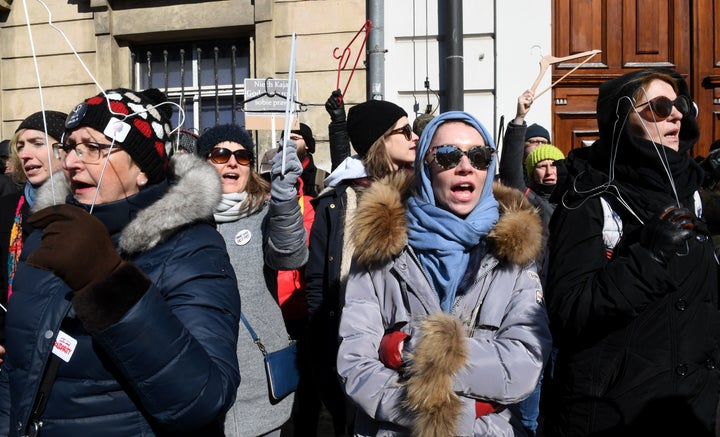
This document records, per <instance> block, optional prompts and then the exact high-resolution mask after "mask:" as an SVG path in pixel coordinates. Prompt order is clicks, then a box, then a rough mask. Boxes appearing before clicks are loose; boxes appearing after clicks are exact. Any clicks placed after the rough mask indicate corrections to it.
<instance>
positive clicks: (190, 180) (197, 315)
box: [0, 156, 240, 437]
mask: <svg viewBox="0 0 720 437" xmlns="http://www.w3.org/2000/svg"><path fill="white" fill-rule="evenodd" d="M182 160H184V161H183V162H181V163H179V162H175V173H176V174H177V175H178V177H179V182H178V183H177V184H176V185H173V186H172V188H169V187H168V184H167V183H163V184H159V185H156V186H152V187H148V188H146V189H144V190H142V191H141V192H140V193H138V194H136V195H135V196H132V197H130V198H129V199H127V200H122V201H118V202H113V203H109V204H104V205H98V206H96V207H95V209H94V211H93V215H95V216H96V217H97V218H99V219H100V220H101V221H102V222H103V223H105V224H106V226H107V228H108V231H109V232H110V234H111V236H112V239H113V241H114V242H116V246H117V247H118V248H119V249H120V250H121V252H123V253H125V254H128V253H129V254H131V255H125V256H124V258H125V259H126V260H128V261H132V262H133V263H134V264H135V265H136V266H137V267H139V269H140V270H141V271H142V272H143V273H145V275H146V276H148V277H149V278H150V280H151V281H152V285H151V286H150V288H149V289H148V290H147V291H146V292H145V294H144V295H142V297H141V298H140V300H139V301H137V302H136V303H135V304H134V305H133V306H132V307H131V308H130V309H129V310H128V311H127V312H126V313H125V315H124V316H123V317H122V318H121V319H120V320H119V321H118V322H117V323H114V324H112V325H111V326H109V327H107V328H105V329H102V330H100V331H97V332H93V333H92V334H90V333H88V332H87V331H86V330H85V329H84V328H83V325H82V323H81V322H80V320H79V319H78V318H76V317H75V313H74V310H73V308H72V306H71V304H70V299H71V297H72V290H70V288H69V287H68V286H67V285H66V284H65V283H64V282H63V281H62V280H61V279H59V278H58V277H56V276H54V274H53V273H52V272H49V271H44V270H39V269H36V268H33V267H31V266H28V265H27V264H25V263H24V260H25V259H26V258H27V256H28V254H29V253H31V252H32V251H33V250H34V249H35V248H37V246H38V245H39V243H40V237H41V234H40V232H35V233H33V234H31V235H30V237H29V238H28V240H27V242H26V244H25V246H24V248H23V255H22V257H21V264H20V265H19V267H18V271H17V274H16V277H15V287H14V292H13V295H12V297H11V299H10V304H9V309H8V317H7V333H8V343H7V355H6V361H5V363H4V367H3V368H2V371H1V372H0V433H2V435H11V436H15V435H23V433H24V432H25V429H26V426H27V424H28V420H29V417H30V410H31V408H32V405H33V401H34V398H35V394H36V393H37V391H38V387H39V384H40V381H41V379H42V374H43V368H44V367H45V365H46V363H47V362H48V359H49V357H50V354H51V351H52V347H53V344H54V341H55V339H56V337H57V334H58V331H60V330H62V331H63V332H64V333H66V334H68V335H70V336H71V337H73V338H74V339H76V340H77V341H78V344H77V347H76V349H75V352H74V354H73V355H72V357H71V359H70V361H69V362H61V364H60V367H59V370H58V374H57V378H56V380H55V382H54V384H53V386H52V392H51V394H50V398H49V401H48V404H47V408H46V409H45V412H44V414H43V415H42V422H43V427H42V432H41V435H42V436H43V437H52V436H69V435H75V436H80V435H82V436H93V435H98V436H99V435H102V436H155V435H173V436H177V435H222V421H223V419H224V414H225V412H226V411H227V410H228V409H229V408H230V406H231V405H232V404H233V402H234V400H235V393H236V389H237V386H238V384H239V381H240V376H239V372H238V366H237V359H236V354H235V344H236V342H237V334H238V323H239V312H240V300H239V294H238V292H237V281H236V278H235V274H234V272H233V268H232V266H231V265H230V263H229V259H228V257H227V252H226V250H225V244H224V241H223V239H222V238H221V237H220V235H219V234H218V233H217V232H216V231H215V229H214V226H213V225H212V224H210V223H207V221H205V220H204V219H206V218H208V217H209V216H210V214H211V213H212V208H213V207H214V206H215V205H216V204H217V203H218V200H219V199H218V196H219V193H220V192H221V190H220V188H219V185H217V184H219V181H216V179H217V177H216V176H217V175H216V174H215V171H214V169H212V168H211V167H209V166H207V167H206V164H204V163H202V162H201V161H199V160H197V159H196V158H193V157H190V156H188V157H182ZM55 184H56V185H58V182H57V180H56V182H55ZM215 193H217V194H215ZM56 198H61V199H62V198H64V197H57V195H56ZM128 200H129V201H128ZM38 203H41V200H40V199H38ZM68 244H72V242H70V241H69V242H68ZM87 268H89V269H91V268H93V266H92V265H88V266H87ZM8 414H9V417H8ZM8 425H9V430H8V429H7V428H8ZM3 431H5V432H4V433H3Z"/></svg>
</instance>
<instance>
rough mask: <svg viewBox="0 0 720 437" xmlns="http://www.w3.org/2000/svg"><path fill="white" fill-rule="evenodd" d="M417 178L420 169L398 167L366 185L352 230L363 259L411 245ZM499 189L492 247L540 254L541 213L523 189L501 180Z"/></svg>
mask: <svg viewBox="0 0 720 437" xmlns="http://www.w3.org/2000/svg"><path fill="white" fill-rule="evenodd" d="M414 184H415V183H414V175H412V174H408V173H397V174H393V175H390V176H387V177H385V178H383V179H381V180H379V181H377V182H374V183H373V184H372V185H371V186H370V187H368V188H367V189H366V190H365V192H364V193H363V195H362V197H361V198H360V201H359V202H358V208H357V212H356V214H355V216H354V217H353V220H352V223H351V229H352V232H351V233H350V235H351V239H352V242H353V244H354V245H355V257H356V258H357V261H358V263H360V264H362V265H365V266H367V267H371V268H372V267H378V266H381V265H383V264H386V263H387V262H389V261H390V260H392V259H393V258H394V257H395V256H397V255H398V254H399V253H400V252H401V251H402V250H403V248H404V247H405V246H406V245H407V221H406V220H407V219H406V217H405V201H406V200H407V199H408V197H409V196H410V195H411V194H412V187H413V186H414ZM493 194H494V196H495V198H496V199H497V201H498V203H499V206H500V219H499V220H498V222H497V224H496V225H495V226H494V228H493V229H492V231H490V233H489V234H488V237H487V239H488V240H487V241H488V249H489V252H490V253H491V254H492V255H494V256H495V257H497V258H498V259H499V260H501V261H502V262H509V263H512V264H518V265H525V264H527V263H528V262H530V261H532V260H534V259H535V258H537V257H538V255H539V254H540V252H541V250H542V247H543V240H542V238H543V237H542V224H541V220H540V216H539V214H538V213H537V210H536V209H535V208H533V206H532V205H531V204H530V203H529V202H528V201H527V199H526V198H525V196H524V195H523V194H522V192H520V191H519V190H516V189H514V188H509V187H505V186H503V185H501V184H499V183H495V184H494V185H493Z"/></svg>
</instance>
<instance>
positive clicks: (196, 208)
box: [32, 153, 222, 253]
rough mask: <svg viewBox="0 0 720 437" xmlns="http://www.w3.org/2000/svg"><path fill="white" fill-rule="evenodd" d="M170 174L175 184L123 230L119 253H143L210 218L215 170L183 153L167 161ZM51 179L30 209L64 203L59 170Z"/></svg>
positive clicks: (66, 190)
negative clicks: (186, 227) (181, 230)
mask: <svg viewBox="0 0 720 437" xmlns="http://www.w3.org/2000/svg"><path fill="white" fill-rule="evenodd" d="M170 174H171V178H172V179H173V180H174V182H175V184H173V185H172V186H171V187H170V189H169V190H168V192H167V193H166V194H165V195H164V196H163V197H162V198H161V199H160V200H158V201H157V202H155V203H153V204H152V205H150V206H149V207H147V208H145V209H143V210H142V211H140V213H138V215H137V217H135V219H133V221H131V222H130V223H129V224H128V225H127V226H126V227H125V229H123V231H122V234H121V236H120V249H122V251H123V252H126V253H141V252H146V251H148V250H150V249H152V248H154V247H155V246H157V245H158V244H160V243H161V242H163V241H165V240H166V239H167V238H168V237H170V236H172V235H173V234H174V233H175V232H176V231H177V230H178V229H179V228H181V227H183V226H185V225H188V224H190V223H194V222H197V221H200V220H205V219H208V218H210V217H212V214H213V211H214V209H215V207H216V206H217V205H218V203H220V199H221V196H222V183H221V181H220V177H219V176H218V174H217V172H216V171H215V169H214V168H213V167H212V166H211V165H210V164H208V163H206V162H205V161H203V160H201V159H200V158H198V157H196V156H194V155H191V154H185V153H183V154H178V155H175V156H173V158H172V159H171V160H170ZM53 182H54V183H50V181H47V182H46V183H44V184H43V185H42V186H41V187H40V188H39V189H38V194H37V199H36V201H35V205H34V206H33V209H32V210H33V212H35V211H38V210H40V209H43V208H46V207H48V206H52V205H53V204H54V201H57V203H64V202H65V199H66V198H67V196H68V195H69V194H70V187H69V185H68V183H67V181H66V180H65V177H64V175H63V173H62V172H61V171H60V172H56V173H55V174H54V176H53ZM53 188H54V192H55V193H54V194H55V196H54V199H53Z"/></svg>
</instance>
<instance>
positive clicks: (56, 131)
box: [15, 111, 67, 141]
mask: <svg viewBox="0 0 720 437" xmlns="http://www.w3.org/2000/svg"><path fill="white" fill-rule="evenodd" d="M66 118H67V114H66V113H64V112H60V111H45V122H43V113H42V111H38V112H36V113H34V114H32V115H30V116H28V117H27V118H26V119H25V120H23V121H22V123H20V126H18V128H17V129H15V132H19V131H20V130H22V129H32V130H36V131H40V132H45V123H47V134H48V136H50V137H53V138H54V139H55V141H62V137H63V133H65V119H66Z"/></svg>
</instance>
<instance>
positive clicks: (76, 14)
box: [0, 0, 365, 162]
mask: <svg viewBox="0 0 720 437" xmlns="http://www.w3.org/2000/svg"><path fill="white" fill-rule="evenodd" d="M45 1H46V2H47V4H48V6H49V7H50V12H51V14H52V23H53V24H54V25H55V26H56V27H57V28H58V29H61V30H62V31H63V32H64V33H65V34H66V35H67V39H68V40H69V41H70V44H68V43H67V42H66V41H65V39H64V37H63V36H62V35H61V34H60V33H59V32H57V31H56V30H54V29H53V28H52V27H51V26H50V25H49V21H50V17H49V16H48V13H47V11H46V10H45V8H44V7H43V6H42V5H41V4H40V3H39V2H37V1H32V0H30V1H26V2H25V3H27V7H28V16H29V17H30V24H31V27H30V29H31V30H30V31H31V32H32V40H33V42H34V46H35V54H36V56H37V65H38V70H39V72H40V73H39V75H40V86H41V88H42V99H43V100H44V106H45V108H47V109H57V110H61V111H69V110H70V109H72V107H73V106H74V105H75V104H76V103H78V102H79V101H81V100H82V99H84V98H86V97H88V96H90V95H93V94H95V93H97V92H99V88H98V85H99V86H100V87H102V88H105V89H107V88H114V87H128V86H130V83H131V65H132V59H131V56H130V49H129V45H130V44H132V43H135V42H137V43H148V42H154V41H157V42H168V41H173V40H192V39H193V38H212V37H232V36H252V44H253V46H254V54H253V56H254V59H253V68H254V72H253V73H254V74H253V75H254V77H258V78H264V77H275V78H287V74H288V69H289V48H290V41H291V35H292V33H293V32H295V33H296V35H297V54H296V77H297V79H298V81H299V86H298V88H299V90H298V91H299V95H298V97H299V100H300V101H301V102H303V103H306V104H308V110H307V111H306V112H303V113H301V114H300V116H299V118H300V120H301V121H303V122H305V123H307V124H308V125H310V126H311V127H312V128H313V129H314V131H315V132H316V137H317V138H318V139H319V140H320V141H321V144H320V145H319V147H318V152H317V158H318V160H319V161H321V162H323V161H327V162H329V154H328V153H327V150H326V149H327V147H322V141H326V140H327V124H328V122H329V118H328V115H327V113H326V112H325V109H324V103H325V100H326V99H327V97H328V96H329V95H330V93H331V92H332V91H333V90H334V89H335V86H336V79H337V60H336V59H334V58H333V49H334V48H335V47H340V46H342V47H344V45H345V44H346V43H347V42H348V41H349V39H351V38H352V36H353V35H354V33H355V32H356V30H357V29H356V23H358V22H362V21H363V20H364V17H365V3H364V1H363V0H329V1H325V0H318V1H313V0H309V1H287V0H255V1H254V5H253V4H252V3H253V2H251V1H249V0H222V1H205V2H195V1H188V2H187V3H184V2H183V1H178V2H173V4H172V5H166V6H147V5H148V4H151V2H145V1H138V0H125V1H122V0H116V1H113V2H112V6H111V5H110V4H109V2H107V1H104V0H79V1H72V2H71V1H61V0H52V1H48V0H45ZM3 15H4V16H3ZM3 15H0V61H1V62H0V116H1V117H2V124H0V136H2V138H8V137H9V136H10V135H12V133H13V132H14V130H15V128H16V127H17V125H18V124H19V122H20V121H21V120H22V119H23V118H24V117H26V116H27V115H29V114H31V113H32V112H35V111H38V110H40V108H41V96H40V92H39V91H38V90H39V87H38V80H37V77H36V73H35V64H34V59H33V46H32V45H31V44H30V37H29V31H28V26H27V23H26V20H25V9H24V7H23V2H19V1H16V2H15V4H14V5H12V6H11V7H10V8H9V11H8V12H6V13H5V14H3ZM3 18H4V19H3ZM71 46H72V47H71ZM73 48H74V50H75V51H76V52H77V53H78V57H79V58H80V59H81V60H82V62H84V63H85V65H87V68H88V70H89V71H90V73H88V72H86V71H85V70H84V68H83V66H82V63H81V62H80V61H78V57H76V56H75V55H74V54H73ZM360 67H361V69H362V68H364V66H363V65H362V64H361V65H360ZM91 75H92V76H93V77H94V78H95V80H96V81H97V83H98V85H95V81H94V80H93V79H92V77H91ZM364 83H365V77H364V72H363V71H358V72H357V73H356V74H355V76H354V78H353V81H352V84H351V85H350V88H349V89H348V96H349V99H348V100H349V101H348V103H351V101H355V102H357V101H362V100H364V98H363V97H364ZM258 138H259V139H260V141H259V143H260V145H261V148H264V147H268V146H270V144H269V139H270V135H269V132H260V133H259V136H258Z"/></svg>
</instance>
